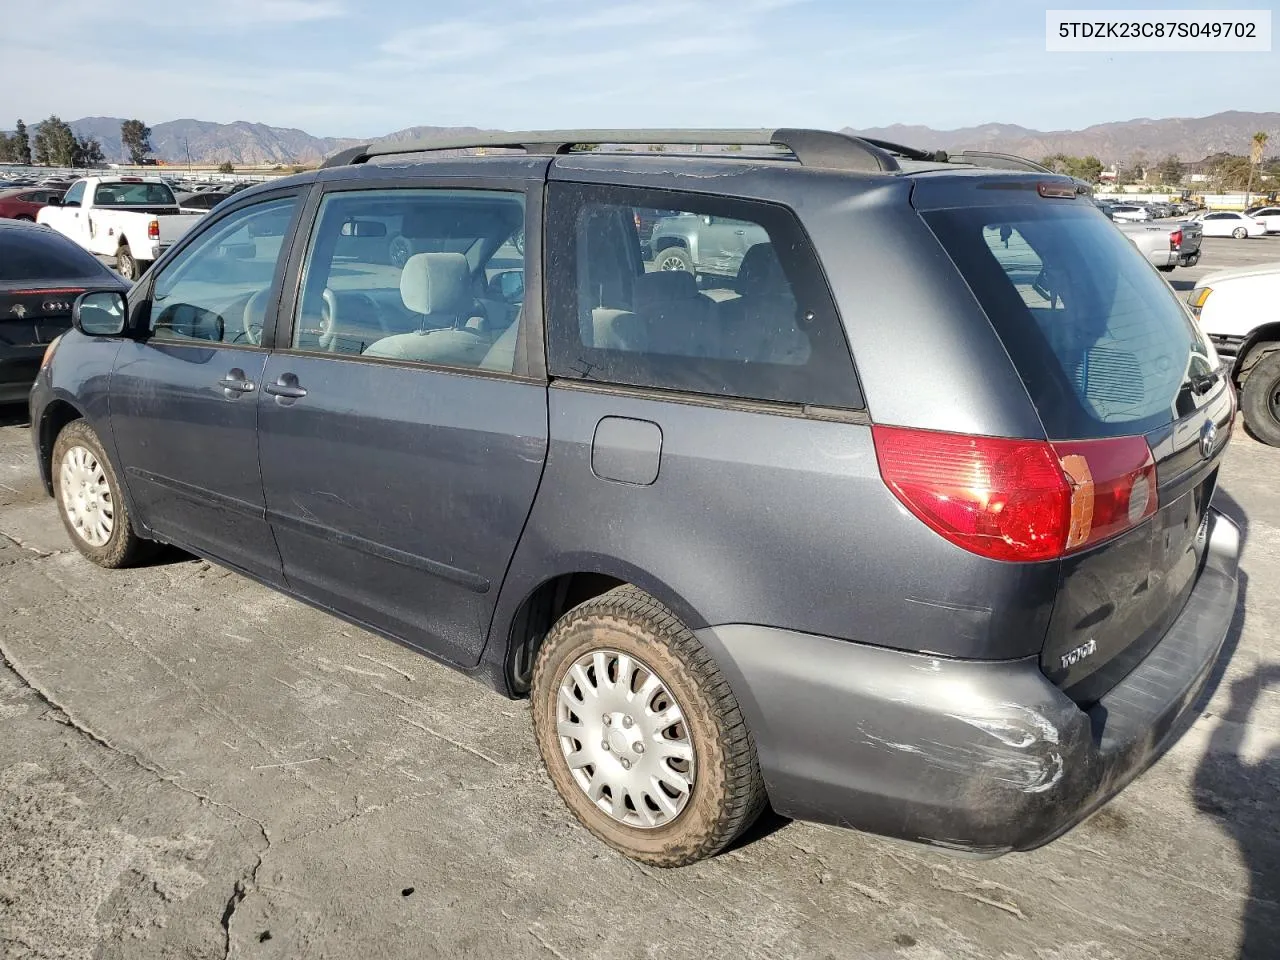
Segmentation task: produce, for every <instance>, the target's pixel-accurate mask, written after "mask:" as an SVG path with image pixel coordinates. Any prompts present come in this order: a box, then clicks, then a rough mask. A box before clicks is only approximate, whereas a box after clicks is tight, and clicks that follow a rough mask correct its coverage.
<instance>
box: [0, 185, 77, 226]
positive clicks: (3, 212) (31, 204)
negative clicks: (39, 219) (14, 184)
mask: <svg viewBox="0 0 1280 960" xmlns="http://www.w3.org/2000/svg"><path fill="white" fill-rule="evenodd" d="M62 194H63V191H61V190H50V189H47V188H45V187H23V188H18V189H15V190H4V191H0V217H5V218H9V219H12V220H31V221H33V222H34V221H35V219H36V214H37V213H39V212H40V208H41V207H44V206H47V205H48V203H49V201H50V200H57V199H59V198H60V197H61V196H62Z"/></svg>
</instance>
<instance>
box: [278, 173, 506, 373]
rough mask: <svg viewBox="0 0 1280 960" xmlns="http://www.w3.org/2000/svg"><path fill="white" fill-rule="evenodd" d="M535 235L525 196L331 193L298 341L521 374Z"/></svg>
mask: <svg viewBox="0 0 1280 960" xmlns="http://www.w3.org/2000/svg"><path fill="white" fill-rule="evenodd" d="M523 239H524V197H523V195H522V194H517V193H500V192H491V191H481V190H368V191H360V192H352V193H330V194H328V195H327V196H326V197H325V198H324V200H323V201H322V202H321V204H320V211H319V213H318V215H317V218H316V228H315V230H314V231H313V234H312V238H311V247H310V250H309V251H308V254H307V260H306V264H305V265H304V267H303V280H302V296H301V298H300V300H299V306H298V312H297V318H296V321H295V323H294V331H293V346H294V347H295V348H297V349H300V350H318V351H324V352H328V353H336V354H347V355H362V356H368V357H377V358H380V359H385V360H404V361H409V362H418V363H430V364H439V365H442V366H451V367H472V368H477V367H478V368H482V369H485V370H492V371H494V372H503V373H510V372H512V370H513V368H514V364H515V357H516V350H515V346H516V340H517V338H518V336H519V324H520V318H521V315H522V309H521V308H522V305H523V302H524V252H523V251H524V242H523Z"/></svg>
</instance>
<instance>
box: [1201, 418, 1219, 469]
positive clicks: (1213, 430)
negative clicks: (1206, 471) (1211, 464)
mask: <svg viewBox="0 0 1280 960" xmlns="http://www.w3.org/2000/svg"><path fill="white" fill-rule="evenodd" d="M1217 439H1218V428H1217V426H1215V425H1214V422H1213V421H1212V420H1209V421H1206V422H1205V425H1204V426H1203V427H1201V428H1200V456H1202V457H1204V459H1206V460H1208V459H1209V458H1210V457H1211V456H1213V447H1214V443H1215V442H1216V441H1217Z"/></svg>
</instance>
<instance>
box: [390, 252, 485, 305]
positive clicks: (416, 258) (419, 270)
mask: <svg viewBox="0 0 1280 960" xmlns="http://www.w3.org/2000/svg"><path fill="white" fill-rule="evenodd" d="M400 299H401V300H403V301H404V305H405V307H406V308H408V309H409V310H412V311H413V312H414V313H450V314H463V313H466V312H468V311H470V309H471V306H472V296H471V268H470V267H469V266H468V265H467V258H466V257H465V256H463V255H462V254H460V253H417V254H414V255H413V256H412V257H410V258H409V259H408V260H407V261H405V265H404V271H403V272H402V273H401V274H400Z"/></svg>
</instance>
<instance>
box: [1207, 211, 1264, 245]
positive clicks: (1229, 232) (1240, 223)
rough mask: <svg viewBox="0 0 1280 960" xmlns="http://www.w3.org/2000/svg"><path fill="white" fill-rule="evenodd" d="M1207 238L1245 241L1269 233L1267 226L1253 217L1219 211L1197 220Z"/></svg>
mask: <svg viewBox="0 0 1280 960" xmlns="http://www.w3.org/2000/svg"><path fill="white" fill-rule="evenodd" d="M1195 222H1196V223H1198V224H1200V228H1201V229H1202V230H1203V231H1204V235H1205V236H1206V237H1234V238H1235V239H1237V240H1244V239H1246V238H1249V237H1261V236H1263V235H1264V234H1266V232H1267V228H1266V226H1265V225H1264V224H1263V223H1262V222H1261V221H1259V220H1255V219H1253V217H1249V216H1246V215H1245V214H1243V213H1235V212H1233V211H1230V210H1218V211H1215V212H1212V213H1202V214H1200V215H1199V216H1197V217H1196V218H1195Z"/></svg>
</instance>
